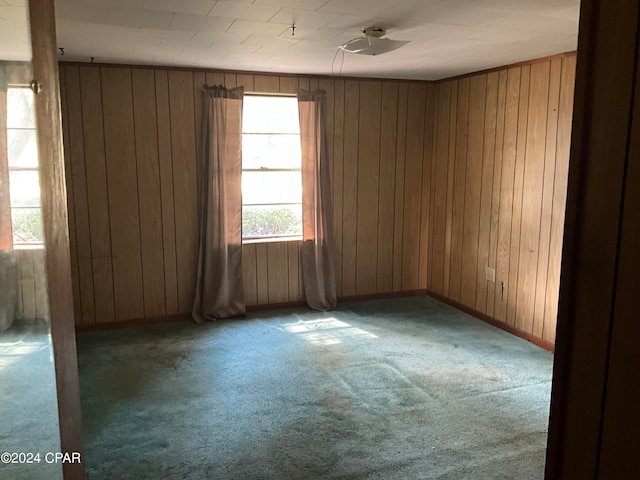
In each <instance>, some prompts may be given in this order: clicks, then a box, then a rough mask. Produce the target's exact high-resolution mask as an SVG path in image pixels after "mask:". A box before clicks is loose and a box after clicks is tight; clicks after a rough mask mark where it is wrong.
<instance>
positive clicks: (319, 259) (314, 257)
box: [298, 90, 337, 310]
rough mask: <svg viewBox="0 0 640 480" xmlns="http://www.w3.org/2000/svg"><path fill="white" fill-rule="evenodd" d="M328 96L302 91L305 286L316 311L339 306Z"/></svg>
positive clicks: (300, 112)
mask: <svg viewBox="0 0 640 480" xmlns="http://www.w3.org/2000/svg"><path fill="white" fill-rule="evenodd" d="M325 95H326V94H325V92H324V91H319V92H307V91H304V90H299V91H298V111H299V114H300V142H301V145H302V224H303V242H302V250H301V263H302V283H303V287H304V293H305V297H306V300H307V305H309V307H311V308H313V309H315V310H333V309H334V308H336V303H337V302H336V275H335V265H334V255H333V233H332V232H333V231H332V228H333V223H332V221H331V216H332V212H333V210H332V205H331V183H330V181H329V179H330V172H329V151H328V148H327V140H326V133H325V118H324V116H325Z"/></svg>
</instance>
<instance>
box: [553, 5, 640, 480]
mask: <svg viewBox="0 0 640 480" xmlns="http://www.w3.org/2000/svg"><path fill="white" fill-rule="evenodd" d="M639 14H640V9H639V5H638V2H637V0H620V1H616V2H600V1H597V0H583V1H582V2H581V12H580V28H579V31H580V33H579V37H578V57H577V65H576V89H575V101H574V113H573V130H572V137H571V155H570V163H569V183H568V191H567V209H566V218H565V232H564V242H563V252H562V270H561V278H560V301H559V308H558V329H557V338H556V345H557V347H558V348H557V351H558V354H557V355H556V357H555V361H554V372H553V373H554V375H553V385H552V394H551V415H550V422H549V436H548V445H547V462H546V471H545V478H546V479H547V480H556V479H557V480H564V479H567V480H569V479H575V478H580V479H582V478H584V479H587V478H589V479H595V478H600V479H603V480H604V479H605V478H625V476H624V475H623V476H618V477H607V476H601V475H599V459H600V454H601V442H602V418H603V409H604V406H605V397H606V395H607V392H606V383H607V376H608V368H609V355H610V353H611V343H610V342H611V329H612V324H613V320H612V319H613V315H614V312H615V309H614V299H615V294H616V288H617V285H616V282H617V280H616V277H617V270H618V255H619V249H620V238H621V232H620V229H621V206H622V204H623V202H622V198H623V192H624V181H625V168H626V163H627V158H628V148H629V139H630V124H631V114H632V111H631V106H632V105H633V100H634V78H635V77H636V75H637V54H638V51H637V42H638V23H639V22H638V15H639ZM634 188H636V186H634ZM628 294H631V295H637V294H636V292H628ZM630 320H631V321H633V322H636V318H633V319H630ZM634 347H635V345H634ZM636 374H637V371H636V370H634V369H633V366H631V365H630V366H629V370H628V372H627V382H629V381H631V382H633V379H634V378H635V375H636ZM629 415H633V413H632V412H629ZM619 442H620V443H621V444H624V445H625V446H632V447H633V449H634V451H637V445H638V442H637V441H636V440H634V438H633V437H632V436H629V437H627V438H625V437H624V436H621V437H620V438H619ZM634 460H635V459H634V458H628V459H627V461H628V462H630V463H629V465H635V463H634Z"/></svg>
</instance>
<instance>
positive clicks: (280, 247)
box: [267, 242, 289, 303]
mask: <svg viewBox="0 0 640 480" xmlns="http://www.w3.org/2000/svg"><path fill="white" fill-rule="evenodd" d="M288 261H289V252H288V251H287V244H286V243H283V242H271V243H267V289H268V292H269V293H268V303H284V302H288V301H289V268H288Z"/></svg>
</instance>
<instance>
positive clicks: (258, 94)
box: [244, 92, 296, 97]
mask: <svg viewBox="0 0 640 480" xmlns="http://www.w3.org/2000/svg"><path fill="white" fill-rule="evenodd" d="M244 94H245V95H251V96H253V97H295V96H296V94H295V93H281V92H274V93H270V92H244Z"/></svg>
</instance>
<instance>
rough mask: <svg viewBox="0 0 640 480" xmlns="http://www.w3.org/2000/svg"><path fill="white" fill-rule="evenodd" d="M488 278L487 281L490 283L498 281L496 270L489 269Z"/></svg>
mask: <svg viewBox="0 0 640 480" xmlns="http://www.w3.org/2000/svg"><path fill="white" fill-rule="evenodd" d="M486 277H487V280H489V281H490V282H495V281H496V269H495V268H490V267H487V272H486Z"/></svg>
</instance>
